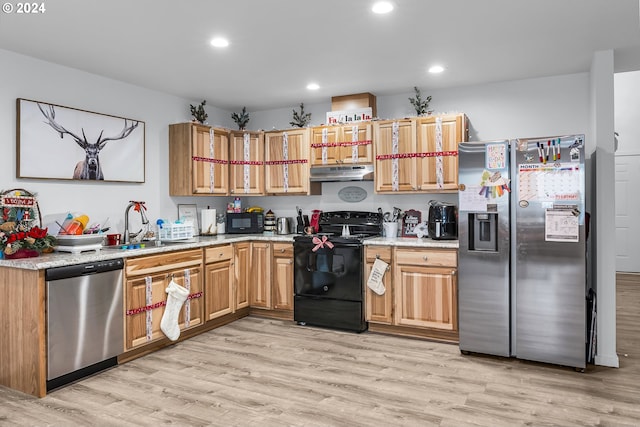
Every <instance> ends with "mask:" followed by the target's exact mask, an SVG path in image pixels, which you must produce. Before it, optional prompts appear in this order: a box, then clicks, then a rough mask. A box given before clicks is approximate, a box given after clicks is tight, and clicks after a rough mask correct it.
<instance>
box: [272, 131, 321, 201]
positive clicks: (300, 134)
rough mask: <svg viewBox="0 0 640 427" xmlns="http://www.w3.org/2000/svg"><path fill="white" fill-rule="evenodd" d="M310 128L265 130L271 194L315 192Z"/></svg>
mask: <svg viewBox="0 0 640 427" xmlns="http://www.w3.org/2000/svg"><path fill="white" fill-rule="evenodd" d="M309 140H310V130H309V129H308V128H300V129H288V130H285V131H272V132H265V134H264V146H265V191H266V193H267V194H270V195H275V194H280V195H282V194H296V195H300V194H311V185H310V182H309V145H310V144H309Z"/></svg>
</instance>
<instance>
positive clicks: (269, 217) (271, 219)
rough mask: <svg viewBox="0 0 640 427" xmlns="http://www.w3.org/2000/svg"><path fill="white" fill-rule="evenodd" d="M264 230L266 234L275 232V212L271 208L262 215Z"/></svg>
mask: <svg viewBox="0 0 640 427" xmlns="http://www.w3.org/2000/svg"><path fill="white" fill-rule="evenodd" d="M264 232H265V233H266V234H274V233H275V232H276V214H274V213H273V211H272V210H271V209H269V211H268V212H267V213H266V214H265V215H264Z"/></svg>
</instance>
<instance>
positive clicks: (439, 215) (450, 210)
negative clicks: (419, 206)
mask: <svg viewBox="0 0 640 427" xmlns="http://www.w3.org/2000/svg"><path fill="white" fill-rule="evenodd" d="M427 229H428V231H429V238H431V239H433V240H455V239H457V238H458V213H457V210H456V205H455V204H454V203H449V202H442V201H437V200H431V201H429V218H428V220H427Z"/></svg>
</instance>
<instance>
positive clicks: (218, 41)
mask: <svg viewBox="0 0 640 427" xmlns="http://www.w3.org/2000/svg"><path fill="white" fill-rule="evenodd" d="M211 46H213V47H227V46H229V40H227V39H225V38H222V37H216V38H213V39H211Z"/></svg>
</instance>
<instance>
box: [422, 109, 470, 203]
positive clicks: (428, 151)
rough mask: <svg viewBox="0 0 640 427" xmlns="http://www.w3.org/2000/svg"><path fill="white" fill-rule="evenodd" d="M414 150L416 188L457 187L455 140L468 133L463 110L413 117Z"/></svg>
mask: <svg viewBox="0 0 640 427" xmlns="http://www.w3.org/2000/svg"><path fill="white" fill-rule="evenodd" d="M416 130H417V132H418V152H419V153H421V155H422V156H423V157H420V159H419V161H418V169H417V179H418V183H419V186H418V188H419V189H420V190H423V191H424V190H429V191H443V190H453V191H457V190H458V143H460V142H463V141H466V140H467V137H468V129H467V120H466V117H465V116H464V114H451V115H443V116H428V117H419V118H417V119H416Z"/></svg>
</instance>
